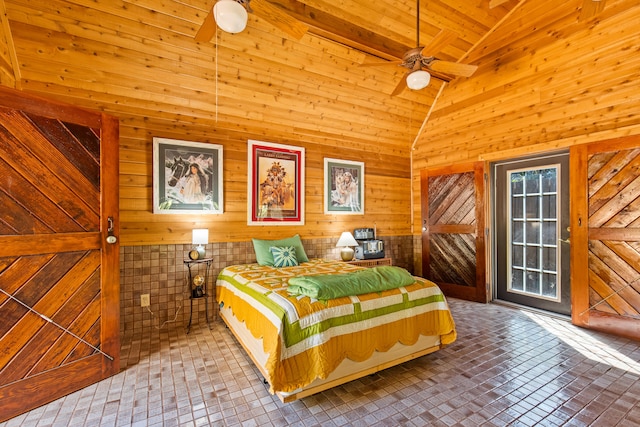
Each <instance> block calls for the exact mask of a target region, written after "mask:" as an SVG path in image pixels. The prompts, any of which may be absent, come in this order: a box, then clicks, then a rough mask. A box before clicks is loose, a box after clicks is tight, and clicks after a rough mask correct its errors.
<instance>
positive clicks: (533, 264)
mask: <svg viewBox="0 0 640 427" xmlns="http://www.w3.org/2000/svg"><path fill="white" fill-rule="evenodd" d="M526 257H527V268H534V269H539V268H540V251H539V250H538V248H537V247H535V246H534V247H527V255H526Z"/></svg>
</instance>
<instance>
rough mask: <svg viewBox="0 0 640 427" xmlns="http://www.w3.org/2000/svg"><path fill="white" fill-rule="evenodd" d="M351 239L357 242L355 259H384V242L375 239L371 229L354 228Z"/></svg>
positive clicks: (373, 230) (373, 231) (374, 233)
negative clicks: (353, 238)
mask: <svg viewBox="0 0 640 427" xmlns="http://www.w3.org/2000/svg"><path fill="white" fill-rule="evenodd" d="M353 237H355V239H356V241H357V242H358V246H356V259H377V258H384V242H383V241H382V240H378V239H376V232H375V229H373V228H356V229H355V230H353Z"/></svg>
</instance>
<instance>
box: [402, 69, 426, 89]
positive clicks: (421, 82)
mask: <svg viewBox="0 0 640 427" xmlns="http://www.w3.org/2000/svg"><path fill="white" fill-rule="evenodd" d="M429 81H431V74H429V73H428V72H426V71H424V70H416V71H414V72H413V73H411V74H409V75H408V76H407V87H408V88H409V89H412V90H420V89H424V88H425V87H427V86H428V85H429Z"/></svg>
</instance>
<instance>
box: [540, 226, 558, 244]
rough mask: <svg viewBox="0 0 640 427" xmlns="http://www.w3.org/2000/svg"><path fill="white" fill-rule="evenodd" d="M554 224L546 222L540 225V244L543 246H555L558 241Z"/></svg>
mask: <svg viewBox="0 0 640 427" xmlns="http://www.w3.org/2000/svg"><path fill="white" fill-rule="evenodd" d="M556 225H557V224H556V222H555V221H547V222H543V223H542V243H543V244H545V245H555V244H556V243H557V241H558V237H557V234H556V233H557V231H556Z"/></svg>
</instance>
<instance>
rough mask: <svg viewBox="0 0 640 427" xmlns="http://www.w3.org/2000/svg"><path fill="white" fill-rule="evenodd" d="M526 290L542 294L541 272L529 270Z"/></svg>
mask: <svg viewBox="0 0 640 427" xmlns="http://www.w3.org/2000/svg"><path fill="white" fill-rule="evenodd" d="M525 291H526V292H531V293H533V294H540V273H538V272H536V271H528V272H527V279H526V283H525Z"/></svg>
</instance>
